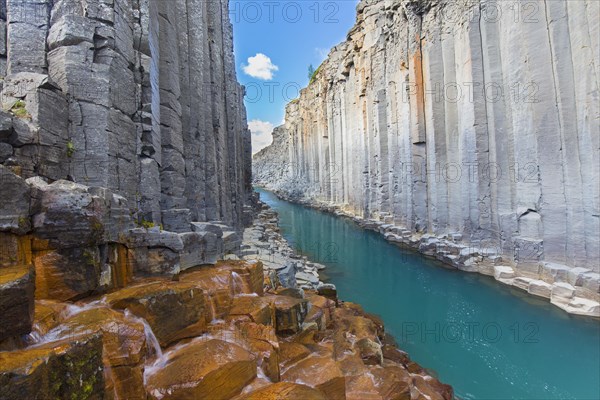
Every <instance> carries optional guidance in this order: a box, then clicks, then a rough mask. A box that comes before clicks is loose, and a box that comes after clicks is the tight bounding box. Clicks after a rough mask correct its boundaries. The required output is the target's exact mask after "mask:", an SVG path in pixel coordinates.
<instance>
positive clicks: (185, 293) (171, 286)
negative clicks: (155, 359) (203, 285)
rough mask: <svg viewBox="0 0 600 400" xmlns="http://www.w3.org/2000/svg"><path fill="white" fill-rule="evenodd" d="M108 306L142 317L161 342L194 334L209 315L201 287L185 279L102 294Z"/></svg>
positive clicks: (156, 282)
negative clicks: (104, 295)
mask: <svg viewBox="0 0 600 400" xmlns="http://www.w3.org/2000/svg"><path fill="white" fill-rule="evenodd" d="M106 303H107V304H108V305H110V306H111V307H112V308H115V309H119V310H129V311H131V312H132V313H133V314H135V315H136V316H138V317H140V318H144V319H145V320H146V321H148V324H149V325H150V327H151V328H152V330H153V332H154V334H155V335H156V337H157V339H158V341H159V342H160V344H161V346H167V345H168V344H169V343H172V342H174V341H177V340H180V339H183V338H187V337H194V336H198V335H199V334H201V333H202V332H205V331H206V325H207V322H208V320H209V319H210V311H209V310H208V309H207V306H206V302H205V296H204V292H203V291H202V289H199V288H198V287H196V285H194V284H192V283H189V282H172V281H154V282H150V283H142V284H138V285H135V286H130V287H127V288H125V289H121V290H119V291H117V292H114V293H111V294H109V295H108V296H106Z"/></svg>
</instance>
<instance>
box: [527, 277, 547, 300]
mask: <svg viewBox="0 0 600 400" xmlns="http://www.w3.org/2000/svg"><path fill="white" fill-rule="evenodd" d="M527 292H529V293H530V294H533V295H535V296H540V297H544V298H546V299H549V298H550V294H551V292H552V285H551V284H549V283H547V282H544V281H542V280H534V281H531V282H529V287H528V288H527Z"/></svg>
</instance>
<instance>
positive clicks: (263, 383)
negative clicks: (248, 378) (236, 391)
mask: <svg viewBox="0 0 600 400" xmlns="http://www.w3.org/2000/svg"><path fill="white" fill-rule="evenodd" d="M270 385H272V382H271V381H270V380H269V379H267V378H265V377H260V376H257V377H256V378H255V379H254V380H253V381H252V382H250V384H249V385H248V386H246V387H245V388H244V390H242V393H241V394H240V396H239V397H243V396H244V395H246V394H249V393H252V392H255V391H257V390H259V389H262V388H264V387H267V386H270ZM237 398H238V397H236V399H237Z"/></svg>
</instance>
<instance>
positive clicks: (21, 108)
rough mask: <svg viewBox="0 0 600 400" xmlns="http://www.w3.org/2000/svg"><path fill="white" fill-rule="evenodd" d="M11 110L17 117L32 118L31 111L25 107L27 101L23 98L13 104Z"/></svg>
mask: <svg viewBox="0 0 600 400" xmlns="http://www.w3.org/2000/svg"><path fill="white" fill-rule="evenodd" d="M10 111H11V112H12V113H13V115H14V116H15V117H17V118H28V119H31V115H29V113H28V112H27V109H26V108H25V102H24V101H23V100H17V101H16V102H15V104H13V106H12V108H11V109H10Z"/></svg>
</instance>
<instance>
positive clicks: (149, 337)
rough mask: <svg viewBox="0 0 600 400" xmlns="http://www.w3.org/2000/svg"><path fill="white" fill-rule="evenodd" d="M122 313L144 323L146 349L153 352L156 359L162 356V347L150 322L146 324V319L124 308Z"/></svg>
mask: <svg viewBox="0 0 600 400" xmlns="http://www.w3.org/2000/svg"><path fill="white" fill-rule="evenodd" d="M124 314H125V317H127V318H128V319H131V320H132V321H135V322H138V323H141V324H142V325H144V335H145V336H146V346H147V348H148V351H149V352H150V353H152V354H154V356H155V357H156V358H157V359H161V358H162V357H163V352H162V348H161V347H160V343H159V342H158V339H157V338H156V335H154V332H153V331H152V328H151V327H150V324H148V321H146V320H145V319H144V318H140V317H138V316H136V315H133V314H132V313H131V312H130V311H129V310H125V312H124Z"/></svg>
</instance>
